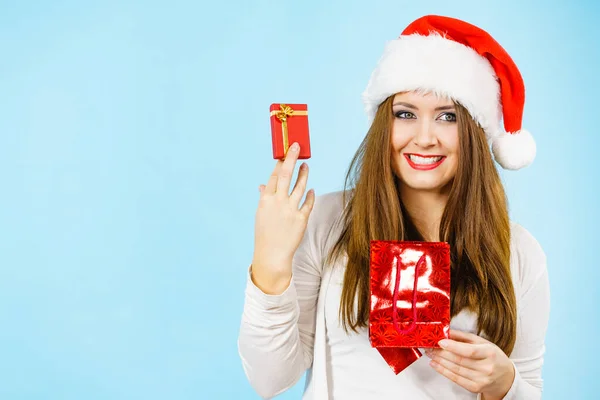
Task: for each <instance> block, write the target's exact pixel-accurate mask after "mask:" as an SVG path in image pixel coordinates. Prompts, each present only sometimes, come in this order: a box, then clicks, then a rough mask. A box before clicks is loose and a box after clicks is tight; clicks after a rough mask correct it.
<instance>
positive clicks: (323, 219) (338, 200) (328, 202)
mask: <svg viewBox="0 0 600 400" xmlns="http://www.w3.org/2000/svg"><path fill="white" fill-rule="evenodd" d="M344 193H348V192H344V191H333V192H327V193H324V194H320V195H317V196H316V197H315V204H314V205H313V209H312V211H311V213H310V217H309V219H308V227H307V231H306V234H307V239H308V240H309V241H310V242H312V243H313V245H315V247H316V248H317V249H318V252H319V253H320V254H321V255H323V254H325V253H326V252H327V251H328V249H329V248H330V247H331V246H332V245H333V243H334V242H335V241H336V239H337V238H338V237H339V234H340V233H341V230H342V227H343V214H344V208H345V207H344V202H347V201H348V199H347V198H345V197H344Z"/></svg>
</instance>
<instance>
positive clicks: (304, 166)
mask: <svg viewBox="0 0 600 400" xmlns="http://www.w3.org/2000/svg"><path fill="white" fill-rule="evenodd" d="M306 168H308V165H306V163H302V165H300V169H302V170H305V169H306Z"/></svg>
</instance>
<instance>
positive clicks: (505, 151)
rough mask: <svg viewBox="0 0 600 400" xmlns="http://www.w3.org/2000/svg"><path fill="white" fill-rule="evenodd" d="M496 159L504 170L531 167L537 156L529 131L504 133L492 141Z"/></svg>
mask: <svg viewBox="0 0 600 400" xmlns="http://www.w3.org/2000/svg"><path fill="white" fill-rule="evenodd" d="M492 152H493V153H494V159H495V160H496V161H497V162H498V164H500V165H501V166H502V168H504V169H508V170H518V169H521V168H524V167H527V166H528V165H530V164H531V163H532V162H533V160H534V158H535V155H536V144H535V140H534V139H533V136H532V135H531V133H529V131H527V130H525V129H521V130H520V131H518V132H515V133H507V132H503V133H502V134H500V135H498V136H497V137H495V138H494V139H493V141H492Z"/></svg>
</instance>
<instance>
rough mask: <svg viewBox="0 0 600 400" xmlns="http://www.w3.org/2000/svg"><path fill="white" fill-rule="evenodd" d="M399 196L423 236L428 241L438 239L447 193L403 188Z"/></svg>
mask: <svg viewBox="0 0 600 400" xmlns="http://www.w3.org/2000/svg"><path fill="white" fill-rule="evenodd" d="M400 198H401V200H402V204H403V205H404V208H405V209H406V211H407V212H408V214H409V215H410V217H411V219H412V221H413V223H414V224H415V226H416V228H417V229H418V230H419V232H420V233H421V234H422V235H423V238H424V239H425V240H426V241H429V242H437V241H439V240H440V237H439V232H440V223H441V221H442V215H443V214H444V209H445V208H446V203H447V202H448V193H440V192H433V191H431V192H428V191H423V190H413V189H406V188H403V190H402V191H401V193H400Z"/></svg>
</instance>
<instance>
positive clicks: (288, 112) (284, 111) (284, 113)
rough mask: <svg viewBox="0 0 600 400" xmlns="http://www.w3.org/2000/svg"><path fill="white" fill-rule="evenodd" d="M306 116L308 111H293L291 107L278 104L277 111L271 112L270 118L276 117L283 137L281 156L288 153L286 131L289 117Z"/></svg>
mask: <svg viewBox="0 0 600 400" xmlns="http://www.w3.org/2000/svg"><path fill="white" fill-rule="evenodd" d="M303 115H308V111H304V110H294V109H292V107H290V106H288V105H286V104H280V105H279V110H273V111H271V116H276V117H277V119H278V120H279V121H280V122H281V134H282V135H283V155H284V157H285V155H286V154H287V152H288V148H289V140H288V129H287V120H288V118H289V117H291V116H303Z"/></svg>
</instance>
